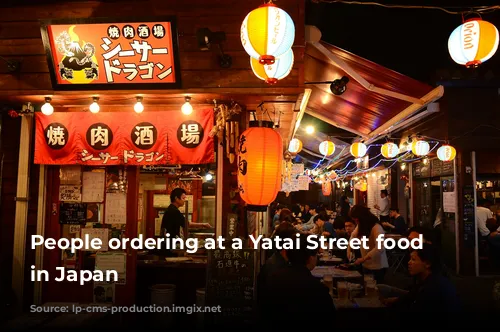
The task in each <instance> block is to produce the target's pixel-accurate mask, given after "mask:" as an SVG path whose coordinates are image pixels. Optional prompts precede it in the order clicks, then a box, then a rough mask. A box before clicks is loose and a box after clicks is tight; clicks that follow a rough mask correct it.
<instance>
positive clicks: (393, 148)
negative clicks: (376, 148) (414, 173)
mask: <svg viewBox="0 0 500 332" xmlns="http://www.w3.org/2000/svg"><path fill="white" fill-rule="evenodd" d="M380 153H381V154H382V156H384V158H387V159H391V158H394V157H396V156H397V155H398V154H399V147H398V146H397V145H396V144H394V143H385V144H384V145H382V147H381V148H380Z"/></svg>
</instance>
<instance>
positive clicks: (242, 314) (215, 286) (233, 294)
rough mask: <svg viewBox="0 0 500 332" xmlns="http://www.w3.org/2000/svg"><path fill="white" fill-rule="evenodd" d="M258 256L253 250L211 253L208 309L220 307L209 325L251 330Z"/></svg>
mask: <svg viewBox="0 0 500 332" xmlns="http://www.w3.org/2000/svg"><path fill="white" fill-rule="evenodd" d="M255 265H256V255H255V251H254V250H253V249H238V250H235V249H232V248H230V247H229V246H228V247H226V249H220V250H219V249H215V250H209V251H208V264H207V285H206V293H205V294H206V295H205V305H207V306H220V308H221V312H220V313H213V314H211V317H209V319H208V322H207V324H208V325H215V326H233V327H235V328H236V327H242V326H250V325H252V323H253V322H254V303H255V297H254V289H255V287H254V286H255V275H254V274H255Z"/></svg>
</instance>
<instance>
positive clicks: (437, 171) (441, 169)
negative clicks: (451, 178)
mask: <svg viewBox="0 0 500 332" xmlns="http://www.w3.org/2000/svg"><path fill="white" fill-rule="evenodd" d="M453 173H454V167H453V161H441V160H439V159H437V158H436V159H433V160H432V161H431V177H434V176H446V175H453Z"/></svg>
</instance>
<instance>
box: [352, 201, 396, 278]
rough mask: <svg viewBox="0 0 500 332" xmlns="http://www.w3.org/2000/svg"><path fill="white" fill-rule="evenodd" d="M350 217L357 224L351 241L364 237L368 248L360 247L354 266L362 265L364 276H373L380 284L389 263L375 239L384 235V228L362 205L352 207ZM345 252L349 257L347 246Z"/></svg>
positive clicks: (383, 250)
mask: <svg viewBox="0 0 500 332" xmlns="http://www.w3.org/2000/svg"><path fill="white" fill-rule="evenodd" d="M350 217H351V219H352V220H354V222H356V224H357V226H356V229H354V231H353V232H352V234H351V239H353V238H359V239H363V238H365V237H366V238H367V239H368V240H367V244H366V246H367V247H368V248H366V247H365V246H364V245H361V258H358V259H356V261H355V264H357V265H360V264H362V266H363V271H364V273H365V274H373V276H374V278H375V280H376V281H377V283H382V282H383V280H384V276H385V272H386V271H387V268H388V267H389V263H388V261H387V254H386V252H385V248H384V247H383V246H382V247H381V248H378V246H377V238H378V237H379V235H380V234H385V232H384V228H383V227H382V225H381V224H380V222H379V220H378V218H377V217H376V216H375V215H374V214H373V213H371V211H370V209H369V208H367V207H365V206H363V205H354V206H353V207H352V209H351V211H350ZM347 250H348V251H347V255H348V256H347V257H351V255H352V254H351V252H353V249H351V248H350V246H349V247H348V249H347Z"/></svg>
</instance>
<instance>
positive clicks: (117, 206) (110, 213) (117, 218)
mask: <svg viewBox="0 0 500 332" xmlns="http://www.w3.org/2000/svg"><path fill="white" fill-rule="evenodd" d="M104 211H105V216H104V222H105V223H106V224H126V223H127V194H125V193H121V192H118V193H108V194H107V195H106V207H105V209H104Z"/></svg>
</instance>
